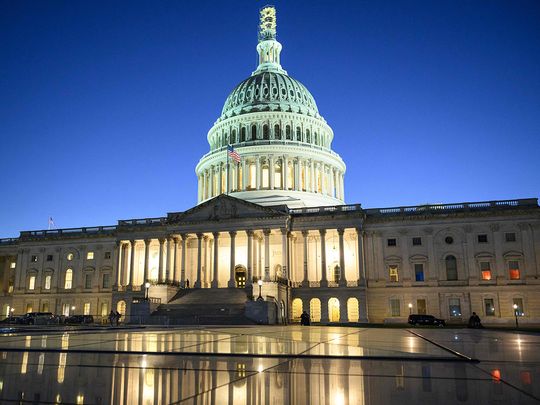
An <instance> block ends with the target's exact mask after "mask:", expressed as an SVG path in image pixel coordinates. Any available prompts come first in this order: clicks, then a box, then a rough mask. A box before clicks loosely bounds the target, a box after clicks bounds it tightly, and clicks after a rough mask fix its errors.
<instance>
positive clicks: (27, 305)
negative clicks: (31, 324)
mask: <svg viewBox="0 0 540 405" xmlns="http://www.w3.org/2000/svg"><path fill="white" fill-rule="evenodd" d="M33 309H34V308H33V306H32V304H26V313H29V312H33ZM27 337H29V336H27Z"/></svg>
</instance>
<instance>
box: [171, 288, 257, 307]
mask: <svg viewBox="0 0 540 405" xmlns="http://www.w3.org/2000/svg"><path fill="white" fill-rule="evenodd" d="M246 301H247V294H246V292H245V290H244V289H240V288H193V289H184V290H183V293H182V294H180V293H178V294H176V296H175V297H174V298H173V299H172V300H171V301H169V303H168V304H167V305H172V304H184V305H185V304H204V305H206V304H244V303H245V302H246Z"/></svg>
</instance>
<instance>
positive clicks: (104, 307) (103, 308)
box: [101, 302, 109, 316]
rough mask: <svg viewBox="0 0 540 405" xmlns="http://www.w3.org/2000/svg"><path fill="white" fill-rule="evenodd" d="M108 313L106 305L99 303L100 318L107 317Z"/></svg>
mask: <svg viewBox="0 0 540 405" xmlns="http://www.w3.org/2000/svg"><path fill="white" fill-rule="evenodd" d="M108 313H109V308H108V307H107V303H106V302H102V303H101V316H107V314H108Z"/></svg>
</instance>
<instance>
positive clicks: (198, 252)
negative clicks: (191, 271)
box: [193, 233, 204, 288]
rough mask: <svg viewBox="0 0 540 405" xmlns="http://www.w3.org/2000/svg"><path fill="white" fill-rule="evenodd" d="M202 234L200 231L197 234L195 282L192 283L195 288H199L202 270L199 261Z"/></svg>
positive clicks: (200, 257) (200, 258)
mask: <svg viewBox="0 0 540 405" xmlns="http://www.w3.org/2000/svg"><path fill="white" fill-rule="evenodd" d="M203 236H204V234H202V233H198V234H197V281H195V284H194V285H193V287H195V288H201V275H202V272H201V261H202V249H201V245H202V238H203Z"/></svg>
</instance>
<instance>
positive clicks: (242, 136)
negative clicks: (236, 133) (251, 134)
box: [240, 127, 246, 142]
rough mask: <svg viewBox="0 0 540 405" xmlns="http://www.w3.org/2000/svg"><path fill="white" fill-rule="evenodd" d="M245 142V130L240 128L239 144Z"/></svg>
mask: <svg viewBox="0 0 540 405" xmlns="http://www.w3.org/2000/svg"><path fill="white" fill-rule="evenodd" d="M245 141H246V128H245V127H242V129H241V130H240V142H245Z"/></svg>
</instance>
